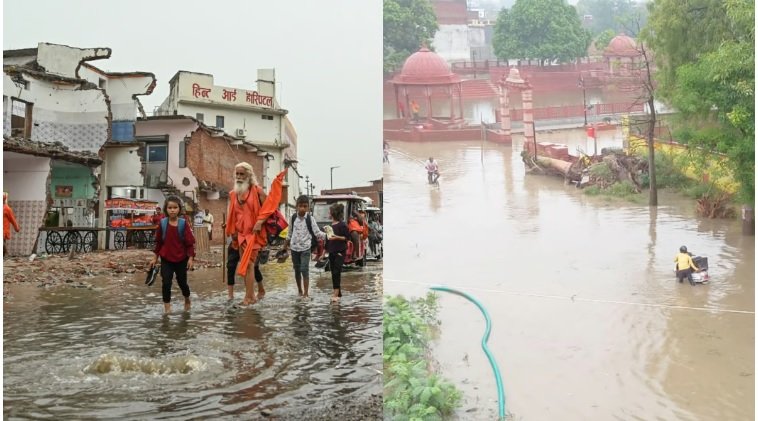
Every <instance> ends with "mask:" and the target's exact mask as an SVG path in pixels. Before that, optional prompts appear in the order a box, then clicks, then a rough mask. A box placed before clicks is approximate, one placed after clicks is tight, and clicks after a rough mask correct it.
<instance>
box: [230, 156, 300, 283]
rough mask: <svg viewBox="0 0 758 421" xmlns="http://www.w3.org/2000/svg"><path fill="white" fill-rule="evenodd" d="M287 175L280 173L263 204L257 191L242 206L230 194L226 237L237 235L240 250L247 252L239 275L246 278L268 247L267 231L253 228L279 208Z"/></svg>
mask: <svg viewBox="0 0 758 421" xmlns="http://www.w3.org/2000/svg"><path fill="white" fill-rule="evenodd" d="M286 175H287V170H286V169H285V170H284V171H282V172H280V173H279V175H277V176H276V178H274V181H273V182H272V183H271V192H270V193H269V195H268V197H266V200H265V201H264V202H263V204H260V201H259V198H258V191H257V189H251V190H250V193H249V194H248V196H247V199H246V200H245V202H244V203H243V204H242V205H240V204H239V201H238V200H237V195H236V194H235V193H234V191H232V192H230V193H229V212H228V214H229V220H228V221H227V222H226V235H232V234H235V233H236V234H237V241H238V242H239V245H240V249H241V248H242V246H243V245H244V246H245V251H244V252H243V253H242V256H241V257H240V261H239V264H238V265H237V274H239V275H240V276H245V274H246V273H247V268H248V266H250V261H251V260H252V259H253V258H255V256H256V255H257V254H258V251H259V250H260V249H261V248H263V247H264V246H265V245H266V241H267V240H266V230H265V229H264V228H263V227H261V230H260V231H258V232H257V233H254V232H253V227H254V226H255V224H256V223H257V222H258V221H262V222H265V221H266V219H268V217H269V216H271V214H272V213H274V211H276V210H277V209H278V208H279V202H280V201H281V199H282V182H283V181H284V177H285V176H286ZM240 206H242V214H243V220H242V221H241V225H242V232H236V231H237V209H238V208H239V207H240Z"/></svg>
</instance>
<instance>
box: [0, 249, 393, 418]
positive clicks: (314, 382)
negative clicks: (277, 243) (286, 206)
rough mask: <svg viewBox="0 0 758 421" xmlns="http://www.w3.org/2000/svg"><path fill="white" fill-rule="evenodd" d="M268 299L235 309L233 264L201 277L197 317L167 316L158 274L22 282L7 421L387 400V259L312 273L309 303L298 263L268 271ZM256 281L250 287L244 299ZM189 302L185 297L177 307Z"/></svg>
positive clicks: (11, 322)
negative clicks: (337, 272)
mask: <svg viewBox="0 0 758 421" xmlns="http://www.w3.org/2000/svg"><path fill="white" fill-rule="evenodd" d="M262 270H263V274H264V278H265V286H266V289H267V294H266V297H265V298H264V299H263V300H262V301H261V302H259V303H258V304H256V305H253V306H250V307H247V308H245V307H237V306H234V305H230V304H227V300H226V287H225V285H222V284H221V282H220V276H221V275H220V274H221V269H220V268H219V269H203V270H197V271H195V272H191V273H190V275H189V284H190V287H191V288H192V299H193V302H192V310H191V312H183V311H180V308H181V306H182V304H181V303H182V298H181V293H180V292H179V290H178V288H177V287H176V286H174V289H173V291H172V303H173V306H174V311H173V313H172V314H170V315H169V316H167V317H164V316H163V314H162V304H161V301H162V300H161V293H160V283H161V281H160V279H159V280H158V281H157V282H156V283H155V284H154V285H153V286H152V287H146V286H145V285H144V273H138V274H136V275H134V276H133V277H130V278H129V279H127V280H123V281H118V280H114V279H106V278H103V277H101V278H93V279H90V280H88V281H89V282H90V283H92V284H93V286H94V288H92V289H87V288H69V287H58V288H51V289H45V288H37V287H35V286H32V285H29V284H18V285H11V287H10V288H9V289H10V297H9V298H8V299H6V301H5V303H4V309H3V315H4V323H3V327H4V338H3V339H4V349H3V368H4V375H3V383H4V384H3V389H4V397H3V402H4V407H5V409H4V417H5V418H6V419H14V418H16V419H18V418H24V419H28V418H35V419H155V418H161V419H199V418H212V419H219V418H222V419H224V418H226V417H235V419H238V418H239V416H240V415H239V414H245V415H242V417H244V418H245V419H249V418H256V419H257V418H258V417H260V416H261V415H260V413H261V411H263V410H267V411H270V413H271V415H272V417H273V418H274V419H288V415H287V414H292V413H296V412H302V411H304V410H307V409H306V408H308V407H310V406H312V405H315V404H316V403H320V404H323V403H324V402H330V401H332V400H339V401H343V402H344V401H346V400H347V401H356V400H361V399H363V398H366V397H367V396H369V395H372V394H374V395H376V394H380V393H381V387H382V383H381V381H382V379H381V374H380V372H379V370H381V369H382V348H381V291H382V280H381V271H382V267H381V263H375V262H370V263H369V265H368V267H367V268H365V269H363V270H359V271H351V272H346V273H344V274H343V279H342V285H343V294H344V297H343V298H342V301H341V302H340V303H338V304H331V303H330V300H329V296H330V293H331V278H330V275H329V273H323V272H322V271H321V270H318V269H314V268H313V266H311V295H312V297H313V298H312V299H311V300H310V301H301V300H299V299H298V298H297V289H296V286H295V283H294V280H293V279H294V275H293V273H292V265H291V263H290V261H289V260H287V262H286V263H285V264H275V263H270V264H267V265H264V266H262ZM243 294H244V286H243V285H240V284H238V285H237V289H236V295H235V297H236V298H235V303H237V302H239V301H241V299H242V296H243ZM177 296H178V297H179V299H178V300H177Z"/></svg>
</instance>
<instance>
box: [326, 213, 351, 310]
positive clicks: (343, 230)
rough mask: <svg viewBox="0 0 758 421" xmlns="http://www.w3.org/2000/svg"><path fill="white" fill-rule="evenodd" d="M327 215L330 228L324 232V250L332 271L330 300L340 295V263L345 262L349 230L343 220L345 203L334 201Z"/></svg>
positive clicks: (336, 298) (336, 299)
mask: <svg viewBox="0 0 758 421" xmlns="http://www.w3.org/2000/svg"><path fill="white" fill-rule="evenodd" d="M329 215H331V217H332V225H331V230H328V231H327V234H326V239H327V243H326V251H327V252H329V268H330V270H331V272H332V289H333V292H332V301H338V300H339V299H340V297H342V291H341V289H340V282H341V280H342V264H343V263H344V262H345V253H346V252H347V237H348V236H349V235H350V232H349V231H348V229H347V225H346V224H345V222H344V221H343V217H344V215H345V205H343V204H341V203H335V204H334V205H332V206H331V207H330V208H329ZM330 231H331V232H330Z"/></svg>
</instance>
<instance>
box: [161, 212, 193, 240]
mask: <svg viewBox="0 0 758 421" xmlns="http://www.w3.org/2000/svg"><path fill="white" fill-rule="evenodd" d="M186 224H187V221H185V220H184V218H182V217H179V225H178V226H177V228H179V238H180V239H181V240H182V242H184V226H185V225H186ZM166 231H168V217H163V218H161V233H163V241H166Z"/></svg>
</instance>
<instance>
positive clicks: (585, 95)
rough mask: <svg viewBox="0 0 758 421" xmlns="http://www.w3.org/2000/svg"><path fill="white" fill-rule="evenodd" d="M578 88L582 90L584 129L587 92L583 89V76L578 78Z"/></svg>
mask: <svg viewBox="0 0 758 421" xmlns="http://www.w3.org/2000/svg"><path fill="white" fill-rule="evenodd" d="M579 86H580V87H581V88H582V109H583V110H584V127H587V90H586V89H585V87H584V76H580V77H579Z"/></svg>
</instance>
